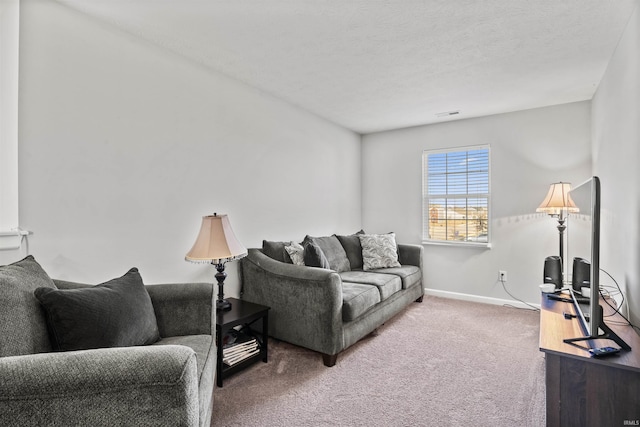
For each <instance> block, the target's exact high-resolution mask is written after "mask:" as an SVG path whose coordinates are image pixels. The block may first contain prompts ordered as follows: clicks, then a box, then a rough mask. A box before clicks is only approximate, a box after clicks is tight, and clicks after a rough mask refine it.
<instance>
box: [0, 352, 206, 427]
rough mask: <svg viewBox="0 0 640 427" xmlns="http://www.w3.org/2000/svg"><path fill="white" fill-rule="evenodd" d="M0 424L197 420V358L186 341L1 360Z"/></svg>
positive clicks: (175, 422)
mask: <svg viewBox="0 0 640 427" xmlns="http://www.w3.org/2000/svg"><path fill="white" fill-rule="evenodd" d="M0 378H2V381H0V425H90V426H103V425H131V424H138V423H139V424H140V425H190V426H191V425H194V426H195V425H198V379H197V373H196V356H195V353H194V352H193V350H191V349H189V348H187V347H183V346H147V347H120V348H110V349H98V350H84V351H72V352H60V353H41V354H34V355H25V356H12V357H3V358H0Z"/></svg>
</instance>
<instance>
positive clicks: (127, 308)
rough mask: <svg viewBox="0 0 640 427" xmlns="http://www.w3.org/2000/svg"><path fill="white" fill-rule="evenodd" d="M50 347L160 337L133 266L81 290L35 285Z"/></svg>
mask: <svg viewBox="0 0 640 427" xmlns="http://www.w3.org/2000/svg"><path fill="white" fill-rule="evenodd" d="M34 294H35V296H36V298H38V300H39V301H40V304H42V306H43V307H44V310H45V312H46V313H47V325H48V328H49V334H50V336H51V342H52V344H53V348H54V350H58V351H71V350H86V349H92V348H104V347H128V346H134V345H146V344H152V343H154V342H156V341H158V339H159V338H160V334H159V332H158V324H157V322H156V315H155V312H154V311H153V305H152V303H151V298H150V297H149V293H148V292H147V290H146V289H145V287H144V283H142V277H140V273H139V272H138V269H137V268H132V269H131V270H129V271H128V272H127V273H126V274H125V275H124V276H122V277H118V278H116V279H113V280H110V281H108V282H105V283H101V284H99V285H96V286H92V287H88V288H81V289H50V288H38V289H36V290H35V292H34Z"/></svg>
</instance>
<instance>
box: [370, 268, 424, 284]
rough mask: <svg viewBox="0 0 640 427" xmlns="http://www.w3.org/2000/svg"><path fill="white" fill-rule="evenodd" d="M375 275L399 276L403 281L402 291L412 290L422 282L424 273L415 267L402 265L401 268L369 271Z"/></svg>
mask: <svg viewBox="0 0 640 427" xmlns="http://www.w3.org/2000/svg"><path fill="white" fill-rule="evenodd" d="M369 271H371V272H375V273H381V274H389V275H395V276H399V277H400V278H401V279H402V289H407V288H410V287H411V286H413V285H415V284H416V283H418V282H420V280H422V272H421V271H420V268H418V267H416V266H415V265H402V266H400V267H392V268H380V269H378V270H369Z"/></svg>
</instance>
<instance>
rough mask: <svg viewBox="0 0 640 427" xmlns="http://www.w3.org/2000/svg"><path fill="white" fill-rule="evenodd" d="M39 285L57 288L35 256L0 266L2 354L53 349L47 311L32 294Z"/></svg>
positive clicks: (10, 354)
mask: <svg viewBox="0 0 640 427" xmlns="http://www.w3.org/2000/svg"><path fill="white" fill-rule="evenodd" d="M39 287H45V288H51V289H56V285H55V284H54V283H53V280H51V278H50V277H49V275H48V274H47V273H46V272H45V271H44V270H43V269H42V267H41V266H40V264H38V263H37V262H36V260H35V258H33V256H31V255H29V256H28V257H26V258H24V259H22V260H20V261H18V262H14V263H13V264H9V265H3V266H0V357H4V356H21V355H24V354H33V353H46V352H49V351H51V341H50V340H49V335H48V334H47V321H46V318H45V313H44V311H43V310H42V307H40V304H39V303H38V300H37V299H36V298H35V297H34V296H33V291H34V290H35V289H36V288H39Z"/></svg>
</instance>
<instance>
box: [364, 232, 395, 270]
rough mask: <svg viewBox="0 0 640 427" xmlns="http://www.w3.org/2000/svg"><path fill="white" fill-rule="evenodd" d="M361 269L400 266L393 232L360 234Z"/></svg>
mask: <svg viewBox="0 0 640 427" xmlns="http://www.w3.org/2000/svg"><path fill="white" fill-rule="evenodd" d="M358 238H359V239H360V244H361V245H362V262H363V267H362V269H363V270H374V269H376V268H389V267H400V263H399V262H398V245H397V244H396V235H395V233H389V234H360V235H358Z"/></svg>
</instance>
